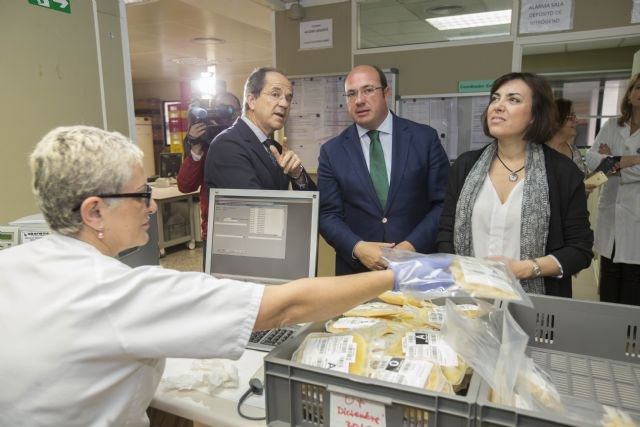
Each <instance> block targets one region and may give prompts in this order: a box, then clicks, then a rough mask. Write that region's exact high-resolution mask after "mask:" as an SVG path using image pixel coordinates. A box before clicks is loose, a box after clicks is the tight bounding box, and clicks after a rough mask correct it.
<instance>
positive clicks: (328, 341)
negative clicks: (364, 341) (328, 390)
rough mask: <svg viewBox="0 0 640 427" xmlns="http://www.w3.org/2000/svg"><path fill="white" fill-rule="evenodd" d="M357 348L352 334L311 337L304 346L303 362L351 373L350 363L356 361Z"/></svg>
mask: <svg viewBox="0 0 640 427" xmlns="http://www.w3.org/2000/svg"><path fill="white" fill-rule="evenodd" d="M357 349H358V344H356V343H354V342H353V337H352V336H351V335H336V336H332V337H320V338H311V339H309V340H307V343H306V345H305V347H304V352H303V355H302V363H304V364H305V365H311V366H316V367H318V368H326V369H331V370H332V371H340V372H345V373H349V364H350V363H354V362H355V361H356V350H357Z"/></svg>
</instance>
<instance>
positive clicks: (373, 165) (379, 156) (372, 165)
mask: <svg viewBox="0 0 640 427" xmlns="http://www.w3.org/2000/svg"><path fill="white" fill-rule="evenodd" d="M379 133H380V132H378V131H377V130H370V131H369V132H367V135H369V138H371V144H370V145H369V174H370V175H371V181H373V188H375V190H376V195H377V196H378V200H380V204H381V205H382V207H383V208H384V207H385V206H386V205H387V194H388V193H389V180H388V179H387V165H386V163H385V162H384V151H382V144H381V143H380V138H379V136H378V134H379Z"/></svg>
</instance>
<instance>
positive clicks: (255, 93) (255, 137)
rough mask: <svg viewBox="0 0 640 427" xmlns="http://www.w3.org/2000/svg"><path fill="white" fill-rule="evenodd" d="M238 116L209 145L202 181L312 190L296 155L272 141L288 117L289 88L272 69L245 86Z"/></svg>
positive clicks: (221, 185)
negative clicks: (274, 134) (240, 113)
mask: <svg viewBox="0 0 640 427" xmlns="http://www.w3.org/2000/svg"><path fill="white" fill-rule="evenodd" d="M243 97H244V105H243V108H242V117H240V118H239V119H238V120H236V122H235V123H234V124H233V125H232V126H231V127H230V128H228V129H226V130H224V131H223V132H221V133H220V134H219V135H218V136H217V137H216V138H215V139H214V140H213V143H212V144H211V145H210V146H209V153H208V155H207V163H206V164H205V171H204V181H205V185H206V187H207V189H209V188H249V189H251V188H253V189H263V190H287V189H288V188H289V185H291V186H292V187H293V189H294V190H316V185H315V183H314V182H313V180H312V179H311V177H310V176H309V175H308V174H307V172H306V171H305V170H304V167H303V165H302V162H301V161H300V158H299V157H298V155H297V154H296V153H295V152H294V151H292V150H290V149H289V148H288V146H287V141H286V138H285V139H284V141H283V144H282V145H280V144H279V143H278V142H276V141H274V140H273V133H274V132H275V131H276V130H279V129H282V127H283V126H284V123H285V122H286V120H287V117H288V115H289V107H290V106H291V99H292V98H293V88H292V85H291V82H290V81H289V79H288V78H287V77H286V76H285V75H284V74H282V73H281V72H280V71H278V70H276V69H275V68H267V67H263V68H258V69H256V70H254V71H253V73H251V75H250V76H249V78H248V79H247V81H246V83H245V86H244V95H243Z"/></svg>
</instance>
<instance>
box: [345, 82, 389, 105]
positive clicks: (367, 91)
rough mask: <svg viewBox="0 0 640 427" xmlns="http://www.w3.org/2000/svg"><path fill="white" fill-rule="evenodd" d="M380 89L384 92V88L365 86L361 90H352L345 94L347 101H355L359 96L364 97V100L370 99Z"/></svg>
mask: <svg viewBox="0 0 640 427" xmlns="http://www.w3.org/2000/svg"><path fill="white" fill-rule="evenodd" d="M378 89H382V90H384V86H378V87H374V86H365V87H363V88H361V89H359V90H350V91H347V92H346V93H345V94H344V97H345V98H347V101H353V100H355V99H356V98H357V97H358V94H360V95H362V96H363V97H364V98H368V97H370V96H371V95H373V94H374V93H375V91H376V90H378Z"/></svg>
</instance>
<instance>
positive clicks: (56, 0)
mask: <svg viewBox="0 0 640 427" xmlns="http://www.w3.org/2000/svg"><path fill="white" fill-rule="evenodd" d="M29 4H32V5H34V6H42V7H46V8H47V9H51V10H57V11H58V12H64V13H71V0H29Z"/></svg>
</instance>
